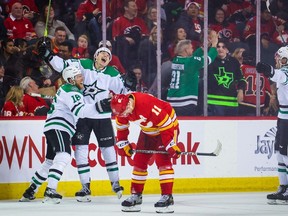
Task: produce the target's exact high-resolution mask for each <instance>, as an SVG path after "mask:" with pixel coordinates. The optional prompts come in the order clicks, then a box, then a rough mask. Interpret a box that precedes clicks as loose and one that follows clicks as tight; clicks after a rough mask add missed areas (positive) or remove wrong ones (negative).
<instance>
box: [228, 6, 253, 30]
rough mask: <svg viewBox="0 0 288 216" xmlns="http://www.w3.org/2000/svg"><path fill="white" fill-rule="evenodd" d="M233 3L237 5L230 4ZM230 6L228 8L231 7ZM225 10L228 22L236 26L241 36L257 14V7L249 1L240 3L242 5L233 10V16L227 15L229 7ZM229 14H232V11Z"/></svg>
mask: <svg viewBox="0 0 288 216" xmlns="http://www.w3.org/2000/svg"><path fill="white" fill-rule="evenodd" d="M232 3H233V4H235V3H234V2H230V3H229V4H232ZM229 4H228V6H229V7H230V5H229ZM223 8H225V9H224V11H225V15H226V18H227V20H228V21H229V22H231V23H234V24H235V25H236V27H237V29H238V31H239V33H240V35H242V33H243V31H244V28H245V25H246V23H247V22H248V21H249V20H250V19H251V18H252V17H253V16H255V14H256V7H255V5H253V4H252V3H251V2H248V1H244V2H240V4H238V5H235V8H234V9H233V11H234V12H233V14H226V12H227V10H229V9H228V8H227V5H226V6H225V7H223ZM237 8H238V9H237ZM235 9H236V10H235ZM229 12H232V10H229ZM229 12H228V13H229Z"/></svg>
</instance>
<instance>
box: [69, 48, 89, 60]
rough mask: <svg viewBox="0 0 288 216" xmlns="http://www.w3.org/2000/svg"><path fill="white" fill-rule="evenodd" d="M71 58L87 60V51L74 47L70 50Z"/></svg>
mask: <svg viewBox="0 0 288 216" xmlns="http://www.w3.org/2000/svg"><path fill="white" fill-rule="evenodd" d="M72 56H73V58H77V59H80V58H89V51H88V49H87V48H83V47H74V48H73V50H72Z"/></svg>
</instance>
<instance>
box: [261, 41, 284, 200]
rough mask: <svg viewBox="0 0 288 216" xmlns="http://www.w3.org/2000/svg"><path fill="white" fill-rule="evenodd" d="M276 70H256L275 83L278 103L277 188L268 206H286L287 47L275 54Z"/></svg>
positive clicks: (262, 67) (264, 66) (270, 67)
mask: <svg viewBox="0 0 288 216" xmlns="http://www.w3.org/2000/svg"><path fill="white" fill-rule="evenodd" d="M275 61H276V69H274V68H273V67H272V66H271V65H268V64H266V63H262V62H259V63H258V64H257V66H256V70H257V72H259V73H263V74H264V75H265V76H266V77H268V78H270V80H271V81H273V82H275V83H276V86H277V98H278V101H279V110H278V119H277V133H276V137H275V151H276V156H277V161H278V177H279V184H280V185H279V187H278V190H277V192H275V193H272V194H268V195H267V199H268V204H288V47H287V46H286V47H281V48H280V49H279V50H278V51H277V52H276V54H275Z"/></svg>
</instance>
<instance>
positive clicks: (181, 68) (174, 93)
mask: <svg viewBox="0 0 288 216" xmlns="http://www.w3.org/2000/svg"><path fill="white" fill-rule="evenodd" d="M208 41H209V43H210V44H209V45H210V46H211V47H210V49H209V51H208V61H209V63H210V64H211V62H212V61H214V59H215V58H216V55H217V51H216V45H217V42H218V35H217V34H216V32H215V31H211V32H210V34H209V38H208ZM175 53H176V54H177V55H176V57H175V58H174V59H173V61H172V65H171V81H170V86H169V89H168V93H167V101H168V102H170V104H171V105H172V106H173V108H174V109H175V111H176V114H177V116H196V115H198V107H197V105H198V95H199V89H198V86H199V73H200V69H202V68H203V66H204V56H203V49H202V48H198V49H196V50H195V51H194V49H193V47H192V44H191V40H181V41H179V42H178V44H177V46H176V49H175Z"/></svg>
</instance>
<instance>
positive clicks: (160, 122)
mask: <svg viewBox="0 0 288 216" xmlns="http://www.w3.org/2000/svg"><path fill="white" fill-rule="evenodd" d="M129 96H133V99H134V110H133V111H132V113H131V114H129V115H128V116H127V117H119V116H118V117H116V128H117V141H121V140H127V139H128V134H129V122H130V121H131V122H134V123H135V124H137V125H139V126H140V128H141V131H142V132H143V133H145V134H147V135H148V136H157V135H159V136H161V140H162V143H163V145H164V146H165V147H166V146H167V145H168V144H169V143H170V142H171V140H173V138H174V135H175V133H174V131H175V130H177V131H178V129H179V128H178V120H177V117H176V114H175V111H174V109H173V108H172V107H171V105H170V104H169V103H168V102H166V101H163V100H160V99H158V98H156V97H154V96H152V95H150V94H146V93H140V92H135V93H131V94H129Z"/></svg>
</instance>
